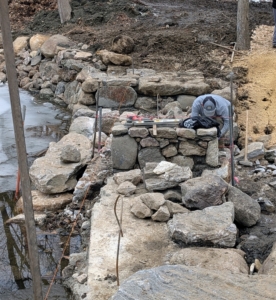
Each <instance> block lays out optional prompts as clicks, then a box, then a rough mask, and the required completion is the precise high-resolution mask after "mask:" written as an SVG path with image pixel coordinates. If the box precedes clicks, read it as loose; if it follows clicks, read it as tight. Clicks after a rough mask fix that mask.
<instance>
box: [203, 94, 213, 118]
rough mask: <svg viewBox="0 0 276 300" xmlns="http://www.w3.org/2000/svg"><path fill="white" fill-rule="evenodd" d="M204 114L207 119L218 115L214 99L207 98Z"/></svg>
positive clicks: (204, 103)
mask: <svg viewBox="0 0 276 300" xmlns="http://www.w3.org/2000/svg"><path fill="white" fill-rule="evenodd" d="M203 112H204V115H205V116H206V117H213V116H214V115H215V113H216V101H215V100H214V98H213V97H211V96H207V97H206V98H205V99H204V100H203Z"/></svg>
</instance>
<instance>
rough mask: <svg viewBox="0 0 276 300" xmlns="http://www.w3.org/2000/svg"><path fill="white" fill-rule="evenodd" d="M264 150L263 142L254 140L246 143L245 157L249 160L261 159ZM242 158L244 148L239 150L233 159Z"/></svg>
mask: <svg viewBox="0 0 276 300" xmlns="http://www.w3.org/2000/svg"><path fill="white" fill-rule="evenodd" d="M264 154H265V150H264V144H263V143H261V142H254V143H251V144H249V145H248V152H247V158H248V159H249V160H256V159H261V158H263V157H264ZM243 159H244V149H242V150H241V152H240V154H239V155H238V156H236V157H235V160H237V161H240V160H243Z"/></svg>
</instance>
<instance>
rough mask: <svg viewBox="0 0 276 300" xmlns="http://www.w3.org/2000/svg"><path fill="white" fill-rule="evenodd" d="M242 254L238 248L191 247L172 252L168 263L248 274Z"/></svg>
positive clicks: (243, 254)
mask: <svg viewBox="0 0 276 300" xmlns="http://www.w3.org/2000/svg"><path fill="white" fill-rule="evenodd" d="M244 256H245V253H244V252H243V251H241V250H238V249H216V248H204V247H191V248H186V249H180V250H179V251H176V252H175V253H173V255H172V257H171V258H170V261H169V263H170V264H172V265H177V264H179V265H185V266H188V267H190V266H191V267H201V268H204V269H209V270H214V271H227V272H231V273H232V274H233V273H235V274H239V273H243V274H248V272H249V268H248V265H247V263H246V261H245V259H244Z"/></svg>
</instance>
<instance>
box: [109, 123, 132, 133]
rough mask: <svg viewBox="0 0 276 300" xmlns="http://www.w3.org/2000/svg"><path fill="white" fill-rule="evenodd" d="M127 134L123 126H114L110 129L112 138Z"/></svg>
mask: <svg viewBox="0 0 276 300" xmlns="http://www.w3.org/2000/svg"><path fill="white" fill-rule="evenodd" d="M127 133H128V128H127V127H126V126H124V125H123V124H119V125H115V126H114V127H113V128H112V134H113V135H114V136H120V135H125V134H127Z"/></svg>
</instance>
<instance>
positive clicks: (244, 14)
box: [236, 0, 250, 50]
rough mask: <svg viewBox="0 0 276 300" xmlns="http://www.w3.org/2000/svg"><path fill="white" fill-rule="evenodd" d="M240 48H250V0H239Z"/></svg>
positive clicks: (238, 47) (238, 28)
mask: <svg viewBox="0 0 276 300" xmlns="http://www.w3.org/2000/svg"><path fill="white" fill-rule="evenodd" d="M236 48H237V49H238V50H249V49H250V36H249V1H248V0H239V1H238V13H237V44H236Z"/></svg>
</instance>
